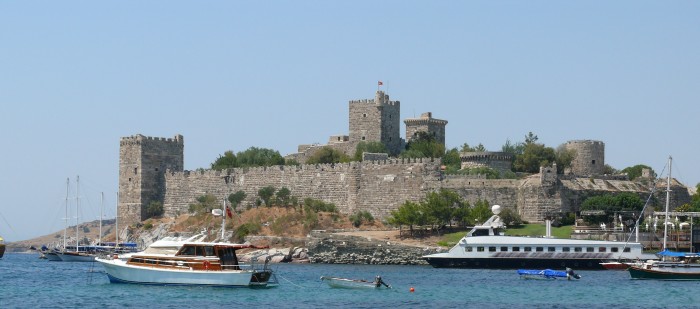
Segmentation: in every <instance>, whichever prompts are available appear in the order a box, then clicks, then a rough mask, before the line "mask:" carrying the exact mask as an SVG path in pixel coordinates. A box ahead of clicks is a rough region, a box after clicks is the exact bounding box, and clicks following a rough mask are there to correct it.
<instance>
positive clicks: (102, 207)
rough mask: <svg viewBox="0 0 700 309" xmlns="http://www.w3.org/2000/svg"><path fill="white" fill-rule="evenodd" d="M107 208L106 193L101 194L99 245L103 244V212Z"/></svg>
mask: <svg viewBox="0 0 700 309" xmlns="http://www.w3.org/2000/svg"><path fill="white" fill-rule="evenodd" d="M104 207H105V193H104V192H100V235H97V243H98V244H99V243H101V242H102V210H103V209H104Z"/></svg>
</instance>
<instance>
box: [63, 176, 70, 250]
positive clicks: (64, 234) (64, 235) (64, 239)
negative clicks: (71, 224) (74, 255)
mask: <svg viewBox="0 0 700 309" xmlns="http://www.w3.org/2000/svg"><path fill="white" fill-rule="evenodd" d="M68 194H70V178H66V217H65V221H66V224H65V226H64V227H63V250H66V246H67V245H68V244H67V243H66V242H67V240H66V239H67V238H68Z"/></svg>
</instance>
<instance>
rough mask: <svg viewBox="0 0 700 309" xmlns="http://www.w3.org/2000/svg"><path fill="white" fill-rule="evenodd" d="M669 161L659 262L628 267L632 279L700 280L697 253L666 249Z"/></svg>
mask: <svg viewBox="0 0 700 309" xmlns="http://www.w3.org/2000/svg"><path fill="white" fill-rule="evenodd" d="M671 161H672V158H671V157H669V158H668V178H667V181H666V211H665V212H666V216H665V217H666V218H665V221H664V242H663V250H662V251H661V252H658V253H657V254H656V255H657V256H658V257H659V260H650V261H647V262H646V263H642V264H641V265H630V267H629V268H628V269H627V270H628V271H629V273H630V276H631V277H632V279H656V280H700V255H698V254H697V253H684V252H673V251H669V250H668V249H667V248H666V240H667V235H668V223H669V222H668V208H669V204H670V192H671ZM691 233H692V231H691ZM691 246H692V244H691Z"/></svg>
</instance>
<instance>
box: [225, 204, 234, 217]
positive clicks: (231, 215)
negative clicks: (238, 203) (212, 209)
mask: <svg viewBox="0 0 700 309" xmlns="http://www.w3.org/2000/svg"><path fill="white" fill-rule="evenodd" d="M226 215H228V217H229V218H233V213H231V207H228V206H226Z"/></svg>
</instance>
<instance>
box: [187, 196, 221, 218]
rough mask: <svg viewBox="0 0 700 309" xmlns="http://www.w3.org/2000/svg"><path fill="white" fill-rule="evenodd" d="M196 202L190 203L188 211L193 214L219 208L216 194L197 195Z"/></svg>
mask: <svg viewBox="0 0 700 309" xmlns="http://www.w3.org/2000/svg"><path fill="white" fill-rule="evenodd" d="M196 200H197V203H193V204H190V207H189V208H190V212H192V213H194V214H205V213H210V212H211V210H212V209H214V208H219V201H218V199H217V198H216V196H214V195H211V194H205V195H201V196H199V197H197V199H196Z"/></svg>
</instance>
